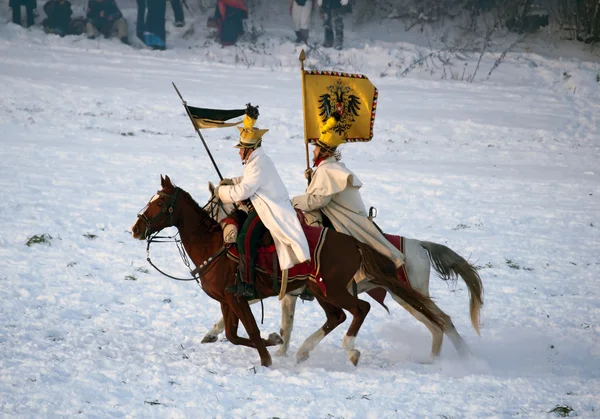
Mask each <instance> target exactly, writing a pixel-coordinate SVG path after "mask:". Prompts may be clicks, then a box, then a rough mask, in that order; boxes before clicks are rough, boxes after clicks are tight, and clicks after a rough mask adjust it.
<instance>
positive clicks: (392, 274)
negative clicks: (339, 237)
mask: <svg viewBox="0 0 600 419" xmlns="http://www.w3.org/2000/svg"><path fill="white" fill-rule="evenodd" d="M356 244H357V246H358V250H359V251H360V253H361V256H362V261H361V269H362V271H363V272H364V274H365V275H366V276H367V278H368V279H369V280H370V281H371V282H372V283H374V284H376V285H379V286H381V287H384V288H386V289H387V290H388V291H390V292H392V293H394V294H395V295H397V296H398V297H399V298H401V299H402V300H403V301H404V302H405V303H406V304H408V305H409V306H411V307H412V308H414V309H415V310H417V311H418V312H419V313H421V314H422V315H423V316H425V317H426V318H427V319H428V320H429V321H430V322H431V323H433V324H435V325H436V326H438V327H439V328H440V329H441V330H444V319H443V318H442V317H440V314H438V310H435V308H434V305H433V304H432V301H431V299H430V298H429V297H427V296H425V295H423V294H421V293H420V292H418V291H416V290H414V289H412V288H410V287H407V286H405V285H404V284H403V283H402V282H400V280H399V279H398V273H397V271H396V265H395V264H394V262H393V261H392V260H391V259H390V258H388V257H386V256H384V255H382V254H381V253H379V252H378V251H376V250H375V249H373V248H372V247H371V246H369V245H368V244H365V243H362V242H359V241H358V240H357V241H356Z"/></svg>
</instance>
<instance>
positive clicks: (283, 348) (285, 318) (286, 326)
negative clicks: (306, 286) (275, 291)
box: [276, 294, 298, 356]
mask: <svg viewBox="0 0 600 419" xmlns="http://www.w3.org/2000/svg"><path fill="white" fill-rule="evenodd" d="M297 301H298V297H297V296H295V295H290V294H286V296H285V297H283V300H281V329H280V330H279V334H280V335H281V338H282V339H283V343H282V344H281V345H280V346H279V349H278V350H277V352H276V355H277V356H285V355H287V350H288V348H289V346H290V336H291V335H292V329H293V328H294V313H295V311H296V302H297Z"/></svg>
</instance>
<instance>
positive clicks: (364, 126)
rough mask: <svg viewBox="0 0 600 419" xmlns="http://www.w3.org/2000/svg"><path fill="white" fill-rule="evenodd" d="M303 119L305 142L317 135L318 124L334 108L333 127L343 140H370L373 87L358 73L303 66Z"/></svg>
mask: <svg viewBox="0 0 600 419" xmlns="http://www.w3.org/2000/svg"><path fill="white" fill-rule="evenodd" d="M304 89H305V92H304V94H305V97H304V123H305V124H306V127H305V128H306V137H307V139H308V141H309V142H312V141H315V140H317V139H318V138H319V135H320V129H321V126H322V125H323V124H324V123H325V121H326V120H327V118H328V117H329V116H331V115H332V114H333V113H335V112H337V113H338V114H339V115H340V120H339V121H338V123H337V124H336V125H335V128H334V130H335V131H336V132H337V133H338V134H340V135H342V136H344V137H346V142H355V141H371V139H372V138H373V124H374V123H375V110H376V108H377V94H378V93H377V88H376V87H375V86H373V84H372V83H371V82H370V81H369V79H368V78H366V77H365V76H363V75H361V74H349V73H339V72H335V71H318V70H304Z"/></svg>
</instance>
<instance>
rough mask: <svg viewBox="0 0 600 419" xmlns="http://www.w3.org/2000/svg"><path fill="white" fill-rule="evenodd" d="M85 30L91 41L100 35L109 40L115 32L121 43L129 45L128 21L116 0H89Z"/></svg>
mask: <svg viewBox="0 0 600 419" xmlns="http://www.w3.org/2000/svg"><path fill="white" fill-rule="evenodd" d="M85 30H86V33H87V36H88V38H90V39H94V38H96V37H97V36H99V35H100V34H102V35H104V36H105V37H106V38H108V37H110V36H111V35H112V34H113V32H117V33H118V35H119V39H120V40H121V42H123V43H124V44H128V43H129V38H128V37H127V21H126V20H125V19H124V18H123V14H122V13H121V10H119V6H117V3H115V0H89V2H88V8H87V23H86V25H85Z"/></svg>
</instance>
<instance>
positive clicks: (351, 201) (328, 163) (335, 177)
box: [292, 157, 404, 267]
mask: <svg viewBox="0 0 600 419" xmlns="http://www.w3.org/2000/svg"><path fill="white" fill-rule="evenodd" d="M361 186H362V182H361V181H360V180H359V179H358V178H357V177H356V175H355V174H354V173H352V172H351V171H350V170H349V169H348V168H346V165H345V164H344V163H340V162H338V161H336V159H335V157H329V158H328V159H325V160H323V161H322V162H321V163H320V164H319V165H318V166H317V169H316V170H315V171H314V172H313V175H312V179H311V182H310V185H308V188H307V189H306V195H300V196H296V197H294V198H293V199H292V204H293V205H294V207H295V208H298V209H301V210H302V211H306V212H314V211H318V210H320V211H322V212H323V214H325V215H326V216H327V218H329V220H330V221H331V224H333V228H334V229H335V230H336V231H339V232H340V233H345V234H348V235H350V236H352V237H354V238H356V239H357V240H360V241H361V242H363V243H367V244H369V245H370V246H372V247H373V248H374V249H375V250H377V251H378V252H379V253H381V254H383V255H385V256H387V257H388V258H390V259H391V260H393V261H394V263H395V264H396V267H400V266H402V264H403V263H404V255H403V254H402V253H401V252H400V251H399V250H398V249H396V248H395V247H394V246H393V245H392V244H391V243H390V242H389V241H388V240H387V239H386V238H385V237H384V236H383V234H381V232H380V231H379V229H378V228H377V227H376V226H375V224H373V222H372V221H371V220H369V218H368V213H367V210H366V208H365V204H364V202H363V200H362V197H361V196H360V192H359V191H358V190H359V188H360V187H361Z"/></svg>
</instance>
